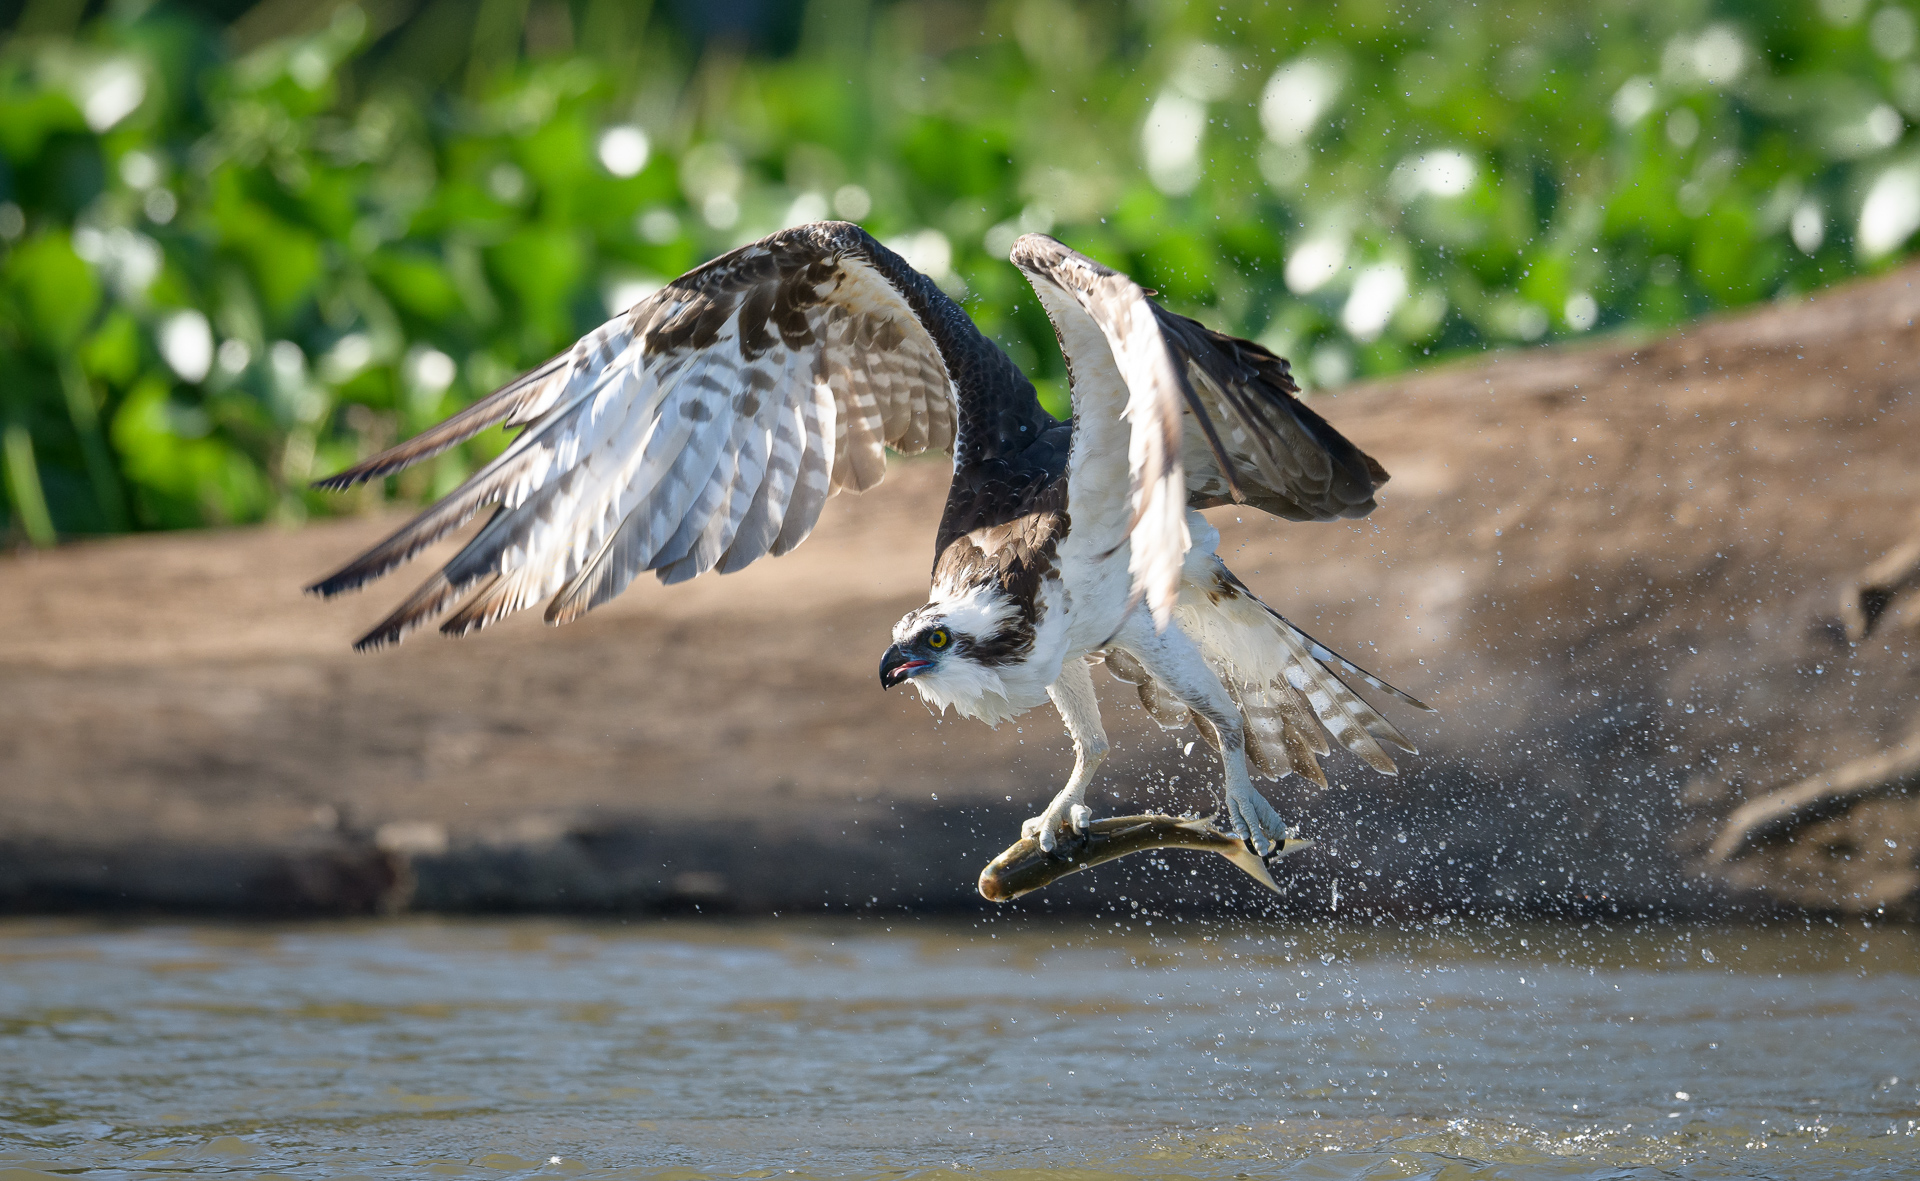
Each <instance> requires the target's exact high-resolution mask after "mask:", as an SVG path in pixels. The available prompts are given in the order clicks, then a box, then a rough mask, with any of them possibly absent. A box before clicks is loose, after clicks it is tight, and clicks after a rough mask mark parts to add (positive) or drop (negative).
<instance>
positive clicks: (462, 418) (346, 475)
mask: <svg viewBox="0 0 1920 1181" xmlns="http://www.w3.org/2000/svg"><path fill="white" fill-rule="evenodd" d="M573 352H574V351H573V350H571V349H569V350H568V351H567V352H564V353H562V354H560V355H559V356H557V357H554V358H553V359H552V360H550V361H548V362H547V363H546V364H544V365H542V366H540V367H539V368H538V369H534V370H532V371H531V372H528V373H526V374H524V375H522V376H520V377H518V378H516V379H514V381H512V382H511V383H509V384H508V385H505V386H503V387H501V388H500V389H499V390H497V391H495V392H494V393H491V394H488V395H487V396H486V397H484V398H482V399H480V400H479V401H478V402H475V403H474V404H473V405H471V406H469V407H467V408H466V409H465V410H462V411H460V412H459V413H458V414H455V415H454V416H453V417H451V418H449V419H447V420H446V421H445V422H442V423H440V424H438V425H437V426H432V427H428V428H427V429H426V430H424V431H422V432H420V433H419V434H417V435H415V436H414V437H413V438H411V439H408V440H407V441H406V442H404V443H401V444H400V445H398V446H396V447H389V448H387V449H386V450H385V451H382V452H381V453H380V454H378V455H375V456H373V457H371V458H369V459H365V460H362V461H361V462H359V463H357V464H355V465H354V466H352V467H350V468H348V469H347V470H346V471H344V472H340V473H338V474H336V475H331V476H328V477H326V478H325V479H323V480H315V481H314V482H313V485H312V486H313V487H315V488H318V489H322V490H325V491H328V492H342V491H345V490H346V489H348V488H351V487H353V486H354V485H355V484H360V483H364V482H366V481H368V480H372V479H377V478H379V477H381V476H390V475H392V474H393V473H394V472H397V471H400V470H401V469H403V468H407V467H411V466H413V465H414V464H416V463H419V462H420V461H421V460H423V459H431V458H433V457H434V456H436V455H439V454H440V453H441V452H443V451H446V450H448V449H449V448H452V447H457V446H459V445H460V444H461V443H464V442H466V441H467V440H468V439H471V438H473V437H474V436H475V435H477V434H479V433H480V432H481V431H484V430H486V429H487V428H488V427H490V426H493V425H495V424H496V423H501V422H505V421H507V420H508V419H511V418H514V417H515V416H516V415H518V414H519V413H520V411H521V410H523V409H524V408H525V407H526V406H527V405H529V404H531V403H534V402H537V401H539V400H540V399H541V398H543V397H545V396H547V395H548V394H550V393H551V391H549V390H547V389H546V388H544V385H545V383H546V382H547V381H548V379H550V378H552V377H554V376H555V375H556V374H559V373H560V372H561V371H563V370H565V369H566V368H568V366H569V365H570V363H571V362H572V360H573Z"/></svg>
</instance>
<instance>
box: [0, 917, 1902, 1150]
mask: <svg viewBox="0 0 1920 1181" xmlns="http://www.w3.org/2000/svg"><path fill="white" fill-rule="evenodd" d="M1154 922H1155V925H1153V926H1148V925H1147V923H1148V920H1146V919H1135V920H1133V921H1130V922H1121V923H1115V922H1113V921H1111V920H1108V921H1106V922H1105V923H1103V924H1101V925H1099V926H1097V927H1096V926H1094V925H1091V924H1088V923H1084V922H1083V923H1074V924H1066V923H1062V924H1058V925H1049V926H1035V925H1023V924H1018V923H1013V922H1006V921H1000V922H983V923H980V924H977V925H976V924H974V923H972V922H969V921H955V922H945V923H942V922H933V921H913V920H905V921H903V920H886V919H869V920H865V921H859V922H854V921H846V922H843V923H838V924H822V923H818V922H810V921H768V922H760V923H752V924H712V923H699V922H678V921H670V922H649V923H645V924H638V923H636V924H634V925H618V924H611V923H609V924H605V925H594V924H580V923H559V922H546V921H509V922H494V921H488V922H433V921H406V922H393V923H368V924H364V925H322V926H286V927H267V926H257V927H247V926H220V925H205V926H196V925H166V926H131V927H103V926H98V925H78V924H68V923H55V922H13V923H10V924H0V1181H29V1179H31V1178H33V1177H35V1176H36V1175H42V1174H55V1173H58V1174H64V1175H73V1174H82V1175H86V1176H100V1177H160V1176H169V1177H177V1176H179V1175H181V1174H187V1175H201V1174H207V1175H211V1174H218V1175H223V1176H227V1175H230V1176H239V1177H254V1176H263V1175H275V1176H289V1175H290V1176H294V1177H302V1178H328V1177H339V1178H344V1177H381V1178H389V1177H399V1178H421V1179H425V1178H449V1177H451V1178H461V1177H476V1178H489V1179H503V1178H515V1177H535V1176H539V1177H555V1178H598V1177H633V1178H659V1179H660V1181H697V1179H698V1178H704V1177H725V1178H735V1177H754V1178H765V1177H787V1176H792V1177H795V1178H797V1179H805V1178H839V1177H898V1176H906V1177H913V1178H940V1177H946V1176H948V1175H950V1174H958V1175H966V1176H978V1175H987V1176H992V1177H996V1178H1008V1179H1012V1178H1034V1179H1036V1181H1037V1179H1041V1178H1058V1179H1061V1181H1069V1179H1073V1181H1079V1179H1082V1178H1090V1177H1094V1176H1099V1175H1119V1176H1124V1177H1218V1178H1237V1177H1243V1176H1250V1177H1287V1178H1295V1177H1298V1178H1317V1179H1318V1178H1404V1177H1434V1178H1446V1179H1447V1181H1460V1179H1465V1178H1480V1177H1502V1178H1507V1177H1511V1178H1522V1177H1525V1178H1533V1177H1556V1178H1557V1177H1580V1178H1586V1177H1592V1178H1621V1177H1642V1176H1644V1177H1740V1178H1750V1177H1792V1178H1796V1179H1798V1178H1819V1177H1848V1178H1864V1177H1914V1176H1920V1087H1917V1086H1916V1084H1917V1083H1920V937H1916V935H1915V933H1914V932H1912V931H1910V930H1901V929H1886V928H1878V927H1872V926H1867V925H1863V924H1860V923H1857V922H1855V923H1852V924H1846V925H1831V924H1817V923H1816V924H1812V925H1809V924H1805V923H1802V922H1800V921H1799V920H1794V921H1792V922H1790V923H1787V924H1784V925H1780V926H1776V927H1773V928H1771V929H1766V928H1724V929H1723V928H1714V929H1707V928H1699V927H1693V928H1682V927H1670V926H1663V925H1657V924H1656V925H1650V926H1643V927H1638V928H1635V929H1631V930H1619V929H1613V930H1609V929H1604V928H1601V927H1598V926H1590V927H1580V926H1578V925H1577V924H1575V925H1571V926H1564V927H1558V928H1549V927H1520V926H1498V925H1496V926H1475V927H1469V926H1465V925H1463V924H1459V923H1455V924H1449V925H1446V926H1437V925H1436V926H1429V927H1426V928H1409V929H1402V930H1393V931H1389V930H1385V929H1380V928H1365V929H1359V930H1352V929H1349V930H1333V929H1321V928H1312V929H1303V928H1297V927H1294V928H1288V927H1248V926H1220V925H1205V924H1202V923H1200V922H1198V921H1194V920H1183V921H1172V920H1168V919H1165V918H1160V919H1157V920H1154Z"/></svg>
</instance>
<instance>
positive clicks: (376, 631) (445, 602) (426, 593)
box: [353, 570, 461, 652]
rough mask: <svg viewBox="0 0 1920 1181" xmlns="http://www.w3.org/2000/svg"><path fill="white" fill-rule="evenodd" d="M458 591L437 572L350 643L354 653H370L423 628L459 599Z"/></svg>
mask: <svg viewBox="0 0 1920 1181" xmlns="http://www.w3.org/2000/svg"><path fill="white" fill-rule="evenodd" d="M460 594H461V588H460V587H457V586H454V585H453V584H452V583H450V582H448V581H447V575H446V572H445V571H440V570H436V571H435V572H434V573H433V576H432V577H430V578H428V579H427V580H426V581H425V582H423V583H421V584H420V587H419V589H417V590H415V591H414V592H413V594H411V595H409V596H407V599H406V601H405V602H403V603H401V604H400V605H399V606H398V607H396V608H394V610H393V613H392V614H390V615H388V616H387V617H386V618H385V619H383V620H381V621H380V622H379V623H377V624H375V625H374V627H373V630H372V631H369V632H368V633H367V634H366V635H364V636H361V637H360V638H359V639H357V640H355V641H354V642H353V650H354V651H355V652H372V651H375V650H376V649H380V648H385V647H387V646H388V645H390V644H398V643H399V642H400V641H401V640H403V639H405V638H406V637H407V634H408V633H409V632H412V631H415V630H416V629H418V628H421V627H424V626H426V625H427V624H428V623H430V622H432V620H433V618H434V617H435V616H436V615H439V614H440V613H441V612H443V611H445V610H446V609H447V608H448V607H451V606H452V605H453V601H454V600H455V599H458V598H459V597H460Z"/></svg>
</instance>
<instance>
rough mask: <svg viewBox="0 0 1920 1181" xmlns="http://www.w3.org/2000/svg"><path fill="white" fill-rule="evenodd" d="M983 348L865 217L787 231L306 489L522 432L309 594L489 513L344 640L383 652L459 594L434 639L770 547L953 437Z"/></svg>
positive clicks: (571, 613) (677, 577) (394, 562)
mask: <svg viewBox="0 0 1920 1181" xmlns="http://www.w3.org/2000/svg"><path fill="white" fill-rule="evenodd" d="M982 350H987V351H989V352H994V351H995V350H993V349H992V346H991V344H990V343H989V342H987V341H986V340H985V338H984V337H981V336H980V335H979V333H978V331H977V330H975V329H974V328H973V325H972V322H971V321H970V320H968V319H967V317H966V315H965V313H963V312H962V311H961V310H960V309H959V307H958V306H957V305H955V304H954V303H953V301H952V300H950V299H948V298H947V297H946V296H945V295H943V294H942V293H941V292H940V290H939V289H938V288H937V287H935V286H934V285H933V283H932V282H931V281H930V280H928V279H927V278H926V277H925V276H924V275H921V274H920V273H919V272H917V271H915V270H913V269H912V268H911V267H909V266H908V265H907V264H906V263H905V262H904V261H903V260H902V259H901V258H900V257H899V256H898V255H896V254H894V253H893V252H892V251H889V250H887V249H886V248H885V247H884V246H882V245H880V244H879V243H878V242H876V241H874V240H873V238H871V237H869V236H868V235H867V234H866V232H865V231H863V230H861V229H860V228H859V227H857V226H853V225H849V224H846V223H836V222H823V223H818V224H815V225H809V226H800V227H797V228H795V229H791V230H786V231H782V232H781V233H778V234H775V235H773V236H772V237H769V238H766V239H764V240H762V241H760V242H756V243H754V244H752V245H750V246H745V247H742V248H740V249H738V250H735V251H733V252H732V253H730V254H727V255H723V256H721V257H720V258H717V259H715V260H714V261H712V262H711V263H708V264H707V265H705V266H703V267H700V268H699V269H697V270H694V271H691V272H689V273H687V274H686V275H684V276H682V277H681V278H679V279H677V280H675V281H674V282H672V283H670V284H668V285H667V286H666V287H664V288H662V289H661V290H660V291H659V292H657V293H655V294H654V295H652V296H650V297H648V298H647V299H645V300H643V301H642V302H640V303H639V304H636V305H635V306H634V307H633V308H632V309H630V310H629V311H627V312H626V313H625V314H623V315H621V316H618V317H616V318H615V319H613V320H611V321H609V322H608V323H606V324H604V325H602V326H601V327H600V328H597V329H595V330H594V331H593V332H592V333H590V334H589V335H587V336H586V337H585V338H583V339H582V340H581V341H580V342H579V343H577V344H576V345H574V347H573V348H571V349H569V350H568V351H567V352H566V353H564V354H562V355H561V356H559V357H556V358H554V359H553V360H552V361H549V362H548V363H547V364H545V365H543V366H541V367H540V368H538V369H536V370H534V371H533V372H531V373H529V374H527V375H526V376H524V377H522V378H520V379H519V380H518V381H516V382H514V383H513V384H511V385H509V386H507V387H506V388H505V389H502V390H500V391H499V392H498V393H495V394H493V395H491V396H490V397H488V398H486V399H483V400H482V401H480V402H477V403H475V404H474V405H473V406H471V407H469V408H468V409H467V410H465V411H462V412H461V413H460V414H457V415H455V416H453V417H452V418H450V419H448V420H447V421H446V422H443V423H441V424H440V425H439V426H436V427H434V428H432V429H430V430H428V431H426V432H424V433H423V434H421V435H420V436H418V437H416V438H414V439H412V440H410V441H408V442H406V443H403V444H401V445H400V446H398V447H395V448H393V449H392V450H390V451H387V452H384V453H382V454H380V455H377V456H374V457H373V458H372V459H369V460H367V461H366V462H364V463H361V464H360V465H358V466H356V467H354V468H352V469H350V470H348V471H345V472H342V473H340V474H339V475H337V476H334V477H331V478H330V479H326V480H322V481H320V482H319V486H320V487H323V488H333V489H339V488H346V487H349V486H351V485H353V484H357V483H359V482H360V481H362V480H368V479H372V478H374V477H377V476H384V475H386V474H388V473H390V472H394V471H398V470H400V469H401V468H404V467H406V466H408V465H409V464H413V463H417V462H419V461H420V460H422V459H426V458H428V457H429V456H432V455H436V454H439V453H440V452H442V451H444V450H446V449H447V448H449V447H452V446H454V445H456V444H458V443H460V442H461V441H463V440H465V439H468V438H470V437H472V436H473V435H475V434H477V433H478V432H480V431H482V430H484V429H486V428H487V427H490V426H493V425H494V424H496V423H501V424H505V425H506V426H509V427H514V426H522V427H525V428H526V429H525V430H524V431H523V432H522V433H521V434H520V435H519V436H517V437H516V438H515V439H514V440H513V442H512V443H511V444H510V445H509V446H508V447H507V449H506V450H505V451H504V452H502V453H501V455H500V456H499V457H498V458H496V459H495V460H493V462H491V463H489V464H487V465H486V466H485V467H484V468H482V469H481V470H480V471H478V472H476V473H475V474H474V475H473V476H472V477H471V478H470V479H468V480H467V482H466V483H465V484H463V485H461V486H460V487H459V488H458V489H456V490H455V491H454V492H452V493H451V494H449V495H448V496H447V497H446V498H445V499H443V500H441V501H440V502H439V503H437V504H435V505H434V506H433V507H431V508H429V509H427V510H426V511H425V512H423V513H421V514H420V515H419V516H418V517H416V518H415V519H414V520H413V521H412V522H410V523H409V524H407V525H406V526H405V527H404V528H402V529H401V530H399V531H398V532H396V533H395V534H393V535H392V536H391V537H389V538H387V539H386V540H385V541H382V542H381V543H380V544H379V545H376V546H374V547H373V548H372V549H371V550H368V551H367V552H366V553H364V554H362V555H361V556H360V557H358V558H355V559H354V560H353V561H352V562H350V563H348V564H347V565H346V566H345V567H343V568H342V569H340V570H339V571H338V572H336V573H334V574H332V575H330V576H329V577H327V578H325V579H323V580H321V581H320V582H318V583H315V584H314V585H313V586H312V587H310V588H308V589H309V590H312V591H314V592H316V593H319V594H322V595H327V596H331V595H335V594H339V593H340V592H342V591H347V590H352V589H354V588H356V587H359V586H361V585H363V584H365V583H367V582H369V581H371V580H373V579H375V578H378V577H380V576H381V575H383V574H386V573H387V572H388V571H390V570H392V569H393V568H394V567H396V566H398V565H400V564H402V563H404V562H406V561H407V560H409V559H410V558H412V557H413V556H415V555H416V554H418V553H419V552H420V551H421V550H422V549H424V548H425V547H426V546H428V545H431V544H433V543H434V542H435V541H437V540H439V539H440V538H442V537H444V536H445V535H446V534H447V533H449V532H451V531H452V530H454V529H456V528H458V527H459V526H460V525H461V524H463V523H464V522H466V521H467V520H469V519H470V518H472V517H473V516H474V514H476V513H477V512H479V511H480V510H481V509H483V508H485V507H487V506H489V505H497V506H498V507H497V509H496V511H495V513H494V515H493V517H492V519H491V520H489V521H488V522H487V524H486V525H485V526H484V527H483V528H482V529H481V530H480V532H479V533H478V534H476V535H475V536H474V537H473V539H472V540H471V541H469V542H468V543H467V545H466V547H465V548H464V549H462V550H461V551H460V552H459V554H457V555H456V556H455V557H454V558H453V559H452V560H451V561H449V562H448V563H447V564H446V566H445V567H443V568H442V569H441V570H440V571H439V572H438V573H436V574H435V575H434V576H433V577H432V578H430V579H428V581H427V582H426V583H425V584H424V585H423V586H421V587H420V589H419V590H417V591H416V592H415V593H414V594H413V596H412V597H411V598H409V599H408V600H407V601H406V602H405V603H403V604H402V605H401V606H400V607H399V609H397V610H396V611H395V612H394V613H393V614H392V615H390V616H389V617H388V618H387V619H386V620H384V621H383V622H382V623H381V624H380V625H379V626H378V627H375V628H374V629H373V630H372V631H371V632H369V633H367V635H366V636H365V637H363V638H362V639H361V640H360V641H359V643H358V644H356V645H355V646H356V647H358V648H363V649H364V648H370V647H379V646H382V645H385V644H390V643H396V642H398V641H399V640H400V639H401V638H402V637H403V636H405V635H406V634H407V633H408V632H409V631H411V630H413V629H414V628H416V627H419V626H421V625H422V624H424V623H426V622H428V621H429V620H431V619H433V618H434V617H436V616H438V615H439V614H441V613H442V612H444V611H446V610H448V609H450V608H452V607H453V606H454V604H455V602H456V601H457V600H459V599H460V597H461V596H462V595H466V594H468V593H469V592H471V595H470V597H468V598H467V599H466V601H465V602H464V603H463V604H461V605H460V607H459V610H458V611H456V612H455V613H454V615H453V616H452V617H451V618H449V619H448V620H447V621H446V622H445V624H443V625H442V627H441V630H442V631H444V632H447V633H449V634H455V635H458V634H464V633H466V632H469V631H471V630H473V629H475V628H480V627H484V626H486V625H487V624H489V623H492V622H494V621H495V620H497V619H499V618H500V617H501V616H503V615H505V614H507V613H509V612H511V611H516V610H519V609H521V608H523V607H527V606H530V605H532V604H534V603H536V602H538V601H540V600H542V599H547V598H551V601H550V602H549V603H548V606H547V612H546V615H547V619H548V620H549V621H550V622H555V623H559V622H565V621H567V620H570V619H573V618H576V617H577V616H579V615H581V614H583V613H584V612H586V611H588V610H591V609H592V608H594V607H597V606H599V605H600V604H601V603H604V602H606V601H607V600H609V599H611V598H613V597H614V596H615V595H618V594H619V593H620V592H621V591H623V590H625V589H626V587H627V585H628V584H629V583H630V582H631V581H632V580H633V578H634V577H635V576H636V575H637V574H639V573H640V572H641V571H644V570H653V571H656V572H657V573H658V576H659V577H660V579H661V580H662V581H665V582H679V581H681V580H683V579H687V578H692V577H694V576H695V575H697V574H700V573H703V572H705V571H707V570H709V569H712V568H714V567H716V566H717V567H718V568H719V569H720V570H721V571H722V572H727V571H733V570H738V569H740V568H742V567H744V566H746V565H747V564H749V563H750V562H753V561H754V560H756V559H758V558H760V557H761V556H762V555H765V554H769V553H771V554H775V555H779V554H784V553H786V552H787V551H788V550H791V549H792V548H793V547H794V546H796V545H799V544H800V542H801V541H803V540H805V538H806V537H807V535H808V533H810V532H811V531H812V529H813V526H814V522H815V521H816V520H817V519H818V518H819V515H820V509H821V506H822V505H823V504H824V503H825V502H826V500H827V498H828V497H829V496H832V495H834V494H835V493H837V492H839V491H840V490H841V489H843V488H852V489H854V490H855V491H864V490H865V489H867V488H870V487H872V486H873V485H875V484H877V483H879V482H880V480H881V477H882V476H883V475H884V474H885V472H886V450H885V449H886V448H888V447H891V448H893V449H895V450H897V451H900V452H903V453H907V454H912V453H915V452H919V451H923V450H926V449H928V448H936V449H941V450H950V449H952V447H953V444H954V434H955V418H956V411H957V409H958V406H957V404H956V388H955V381H954V378H955V371H956V370H977V369H978V368H979V366H980V364H981V355H980V354H981V351H982ZM994 359H997V360H1000V361H1002V362H1004V357H1003V356H997V357H996V358H994ZM1008 367H1009V368H1010V365H1009V366H1008ZM1029 396H1030V395H1029ZM975 409H976V410H977V409H978V408H975Z"/></svg>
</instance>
